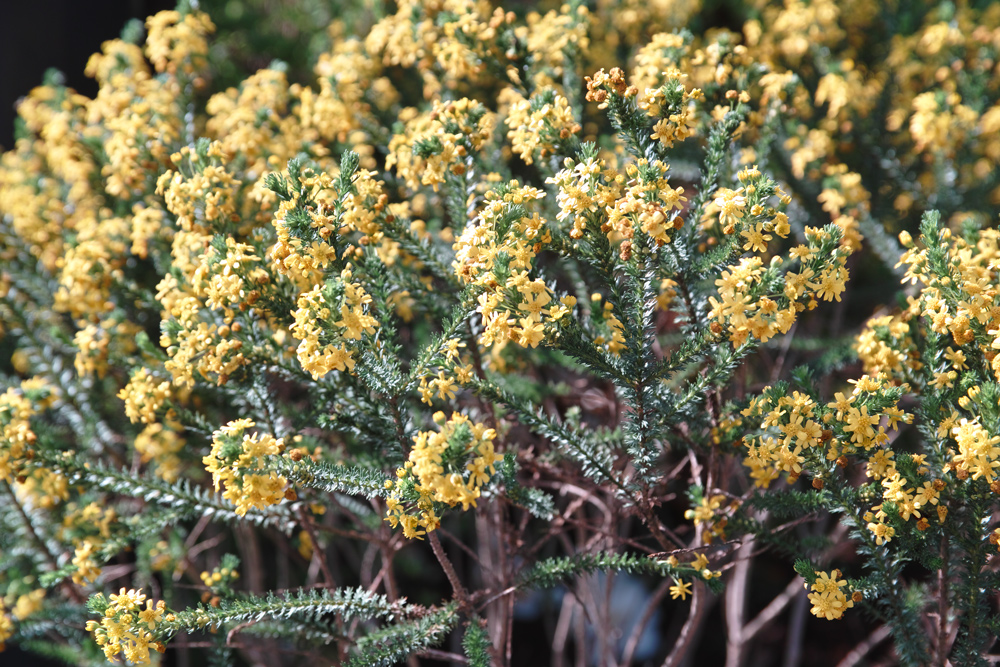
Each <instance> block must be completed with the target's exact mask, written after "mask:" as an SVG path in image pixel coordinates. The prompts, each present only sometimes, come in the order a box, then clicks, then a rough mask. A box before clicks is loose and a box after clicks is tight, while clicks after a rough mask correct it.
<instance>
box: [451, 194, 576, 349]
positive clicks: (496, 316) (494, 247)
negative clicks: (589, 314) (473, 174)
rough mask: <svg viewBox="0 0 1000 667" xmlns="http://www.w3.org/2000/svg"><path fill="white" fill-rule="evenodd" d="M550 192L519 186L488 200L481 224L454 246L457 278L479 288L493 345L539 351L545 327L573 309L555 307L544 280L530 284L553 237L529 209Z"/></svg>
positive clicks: (486, 338) (483, 339)
mask: <svg viewBox="0 0 1000 667" xmlns="http://www.w3.org/2000/svg"><path fill="white" fill-rule="evenodd" d="M544 196H545V193H543V192H541V191H540V190H537V189H535V188H532V187H528V186H521V185H520V183H518V182H517V181H511V182H510V183H508V184H506V185H504V186H501V187H499V188H497V189H495V190H493V191H491V192H488V193H487V195H486V203H485V206H484V207H483V209H482V211H480V213H479V220H478V224H476V225H470V226H468V227H466V229H465V231H464V232H463V233H462V235H461V236H460V237H459V238H458V239H456V241H455V244H454V249H455V262H454V264H453V266H454V269H455V273H456V274H457V275H458V277H459V278H460V279H461V280H462V281H463V282H466V283H472V284H473V285H475V286H476V287H477V288H479V289H478V295H477V298H478V301H479V306H478V307H477V308H476V311H477V312H478V313H479V314H480V318H481V322H482V326H483V333H482V334H481V335H480V337H479V341H480V343H481V344H482V345H484V346H486V347H490V346H494V353H496V352H497V351H498V349H499V348H502V347H503V346H504V345H505V344H506V343H507V341H511V340H512V341H515V342H516V343H517V344H518V345H521V346H523V347H537V346H538V344H539V343H540V342H542V341H543V340H544V339H545V322H555V321H558V320H559V319H560V318H562V317H563V316H564V315H566V313H567V312H568V309H569V308H571V307H572V301H569V300H567V299H563V300H562V301H561V302H560V303H559V305H553V296H554V294H553V292H552V290H551V289H550V288H549V287H548V285H546V284H545V282H544V281H543V280H541V279H538V278H536V279H531V277H530V273H531V271H532V268H533V267H532V265H533V260H534V258H535V256H536V255H537V254H538V252H539V251H540V250H541V249H542V247H543V246H544V245H545V244H547V243H549V242H551V240H552V236H551V233H550V231H549V230H548V229H545V220H543V219H542V218H541V217H539V215H538V213H533V214H531V215H530V216H529V215H528V213H527V211H526V209H525V206H526V205H527V204H528V203H529V202H531V201H533V200H537V199H541V198H542V197H544Z"/></svg>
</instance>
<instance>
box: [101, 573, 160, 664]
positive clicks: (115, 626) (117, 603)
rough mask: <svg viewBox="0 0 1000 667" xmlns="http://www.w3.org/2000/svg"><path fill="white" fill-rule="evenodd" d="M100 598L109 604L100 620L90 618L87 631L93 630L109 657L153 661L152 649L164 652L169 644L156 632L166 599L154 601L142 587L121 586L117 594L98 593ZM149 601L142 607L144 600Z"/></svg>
mask: <svg viewBox="0 0 1000 667" xmlns="http://www.w3.org/2000/svg"><path fill="white" fill-rule="evenodd" d="M97 599H98V600H99V602H104V603H105V604H106V608H105V610H104V616H103V617H102V618H101V620H100V621H87V632H92V633H94V640H95V641H96V642H97V645H98V646H100V647H101V649H102V650H103V651H104V655H105V657H107V659H108V660H109V661H112V660H114V659H115V658H117V657H118V656H121V657H123V658H124V659H125V660H127V661H128V662H130V663H132V664H135V665H148V664H151V660H150V655H149V650H150V649H153V650H154V651H157V652H159V653H163V651H164V650H165V649H166V647H165V646H164V645H163V643H162V642H160V641H157V639H156V636H155V635H154V634H153V633H154V632H155V631H156V628H157V626H158V625H160V624H161V623H162V622H163V620H164V614H165V613H166V603H164V602H163V600H159V601H158V602H156V603H155V604H154V603H153V601H152V600H147V599H146V596H145V594H143V593H142V591H137V590H131V589H130V590H128V591H126V590H125V589H124V588H123V589H121V590H120V591H119V592H118V594H117V595H114V594H112V595H111V596H109V601H108V602H105V601H104V596H103V595H101V594H98V597H97ZM143 601H145V602H146V608H145V609H143V607H142V603H143Z"/></svg>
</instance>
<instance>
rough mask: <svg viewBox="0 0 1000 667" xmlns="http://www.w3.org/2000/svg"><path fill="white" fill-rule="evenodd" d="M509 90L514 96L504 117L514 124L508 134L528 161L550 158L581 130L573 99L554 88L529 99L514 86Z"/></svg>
mask: <svg viewBox="0 0 1000 667" xmlns="http://www.w3.org/2000/svg"><path fill="white" fill-rule="evenodd" d="M507 91H509V93H508V96H509V97H510V98H511V104H510V108H509V109H508V111H507V118H506V120H505V121H504V122H505V123H506V125H507V127H509V128H510V129H509V130H508V131H507V138H508V139H510V145H511V150H513V151H514V152H515V153H516V154H518V155H520V156H521V159H522V160H524V162H525V164H534V162H535V160H536V159H541V160H546V159H547V158H548V157H550V156H551V155H552V154H553V153H555V152H556V151H557V150H558V149H559V147H560V146H562V145H564V144H567V143H568V142H569V140H570V138H571V137H573V135H575V134H577V133H578V132H579V131H580V130H581V127H580V123H578V122H577V120H576V118H575V117H574V114H573V108H572V107H571V106H570V104H569V100H568V99H566V98H565V97H564V96H562V95H560V94H559V93H557V92H556V91H555V90H554V89H552V88H545V89H542V90H537V91H535V92H534V93H533V94H532V95H531V97H530V98H527V99H525V98H524V97H522V96H521V95H520V94H519V93H517V92H516V91H514V89H512V88H508V89H507ZM501 101H503V100H501Z"/></svg>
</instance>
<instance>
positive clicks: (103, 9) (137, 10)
mask: <svg viewBox="0 0 1000 667" xmlns="http://www.w3.org/2000/svg"><path fill="white" fill-rule="evenodd" d="M176 4H177V3H176V0H0V147H2V148H4V149H9V148H11V147H12V146H13V144H14V117H15V112H14V107H15V105H16V104H17V100H18V99H19V98H21V97H23V96H24V95H27V94H28V92H29V91H30V90H31V89H32V88H34V87H35V86H37V85H39V84H41V82H42V76H43V75H44V73H45V70H47V69H49V68H50V67H54V68H56V69H58V70H60V71H62V73H63V74H64V75H65V77H66V84H67V85H68V86H69V87H70V88H74V89H76V90H77V91H78V92H80V93H83V94H84V95H86V96H87V97H93V96H94V95H95V94H96V93H97V84H96V83H95V82H94V81H93V80H92V79H88V78H87V77H85V76H84V75H83V68H84V67H86V65H87V59H88V58H89V57H90V54H92V53H94V52H96V51H99V50H100V48H101V43H102V42H104V41H106V40H109V39H114V38H115V37H118V36H119V35H120V33H121V29H122V27H123V26H124V25H125V23H126V22H127V21H128V20H129V19H131V18H137V19H140V20H142V19H145V18H146V17H147V16H149V15H150V14H155V13H156V12H158V11H160V10H163V9H173V8H174V7H175V6H176Z"/></svg>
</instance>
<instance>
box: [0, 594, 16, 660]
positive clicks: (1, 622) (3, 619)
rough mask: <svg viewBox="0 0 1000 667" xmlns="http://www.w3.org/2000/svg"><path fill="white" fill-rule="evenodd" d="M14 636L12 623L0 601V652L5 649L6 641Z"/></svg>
mask: <svg viewBox="0 0 1000 667" xmlns="http://www.w3.org/2000/svg"><path fill="white" fill-rule="evenodd" d="M13 636H14V621H13V620H11V617H10V614H8V613H7V607H6V605H4V602H3V600H2V599H0V652H2V651H3V650H4V649H5V648H7V640H8V639H10V638H11V637H13Z"/></svg>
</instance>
